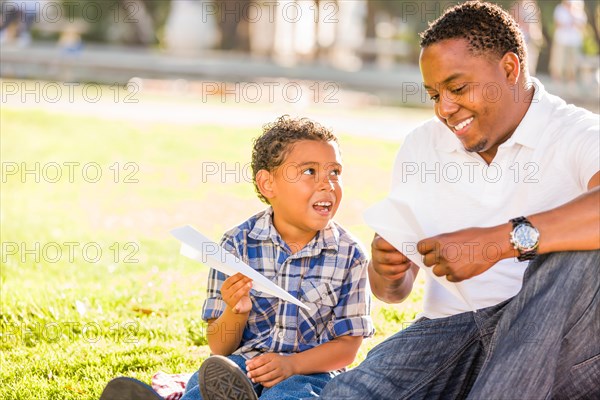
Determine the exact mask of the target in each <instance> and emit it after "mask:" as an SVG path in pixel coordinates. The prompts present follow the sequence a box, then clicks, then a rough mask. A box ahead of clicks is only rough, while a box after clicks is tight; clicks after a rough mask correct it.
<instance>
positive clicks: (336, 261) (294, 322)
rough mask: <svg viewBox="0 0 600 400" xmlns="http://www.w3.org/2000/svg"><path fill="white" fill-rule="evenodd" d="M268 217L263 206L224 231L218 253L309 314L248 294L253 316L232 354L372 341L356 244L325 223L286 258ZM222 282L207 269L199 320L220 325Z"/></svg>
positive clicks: (259, 294)
mask: <svg viewBox="0 0 600 400" xmlns="http://www.w3.org/2000/svg"><path fill="white" fill-rule="evenodd" d="M272 215H273V209H272V208H270V207H269V208H268V209H266V210H264V211H262V212H260V213H258V214H256V215H254V216H253V217H251V218H250V219H249V220H247V221H246V222H244V223H243V224H241V225H240V226H238V227H236V228H233V229H231V230H230V231H228V232H226V233H225V234H224V235H223V238H222V240H221V246H223V247H224V248H225V249H227V250H228V251H229V252H231V253H233V254H234V255H236V256H237V257H239V258H240V259H242V260H243V261H244V262H245V263H247V264H248V265H250V266H251V267H252V268H254V269H255V270H257V271H258V272H260V273H261V274H263V275H264V276H266V277H267V278H269V279H270V280H271V281H273V282H274V283H276V284H277V285H279V286H281V287H282V288H283V289H285V290H287V291H288V292H289V293H290V294H291V295H292V296H295V297H296V298H298V299H299V300H300V301H302V302H303V303H305V304H306V305H307V306H309V307H310V311H308V310H305V309H301V308H300V307H298V306H296V305H294V304H292V303H290V302H287V301H283V300H280V299H279V298H277V297H273V296H271V295H268V294H266V293H262V292H259V291H256V290H254V289H252V290H251V291H250V298H251V299H252V311H251V312H250V315H249V317H248V322H247V324H246V327H245V328H244V333H243V336H242V340H241V343H240V347H239V348H238V349H237V350H236V351H235V352H234V353H233V354H239V355H242V356H244V357H245V358H247V359H250V358H252V357H254V356H256V355H258V354H260V353H267V352H274V353H297V352H301V351H305V350H308V349H311V348H313V347H315V346H318V345H320V344H322V343H325V342H328V341H330V340H332V339H334V338H336V337H338V336H343V335H350V336H364V337H369V336H371V335H373V333H374V328H373V321H372V320H371V317H370V315H369V312H370V308H371V298H370V291H369V285H368V282H367V264H368V260H367V258H366V257H365V255H364V252H363V251H362V250H361V248H360V247H359V245H358V244H357V242H356V240H355V239H354V238H353V237H352V236H351V235H350V234H349V233H347V232H346V231H345V230H344V229H342V228H341V227H340V226H339V225H337V224H336V223H335V222H333V221H330V222H329V224H328V225H327V226H326V227H325V228H324V229H323V230H321V231H319V232H318V233H317V234H316V236H315V237H314V238H313V239H312V240H311V241H310V242H309V243H308V244H307V245H306V246H305V247H304V248H303V249H302V250H300V251H299V252H297V253H296V254H292V251H290V248H289V247H288V245H287V244H286V243H285V242H284V241H283V239H282V238H281V236H280V235H279V233H278V232H277V230H276V229H275V227H274V226H273V222H272ZM226 278H227V276H226V275H225V274H223V273H221V272H218V271H216V270H214V269H211V270H210V274H209V278H208V291H207V292H208V293H207V294H208V295H207V299H206V301H205V302H204V306H203V308H202V318H203V319H204V320H209V319H214V318H218V317H219V316H220V315H221V314H222V313H223V312H224V311H225V307H226V304H225V302H224V301H223V298H222V297H221V286H222V285H223V282H224V281H225V279H226ZM222 334H223V335H227V332H222ZM229 334H232V333H229Z"/></svg>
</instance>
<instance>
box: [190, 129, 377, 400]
mask: <svg viewBox="0 0 600 400" xmlns="http://www.w3.org/2000/svg"><path fill="white" fill-rule="evenodd" d="M252 172H253V180H254V186H255V189H256V192H257V194H258V196H259V198H260V199H261V200H263V201H264V202H265V203H267V204H269V205H270V207H268V208H267V209H266V210H264V211H262V212H260V213H258V214H256V215H254V216H252V217H251V218H250V219H248V220H247V221H246V222H244V223H242V224H241V225H239V226H238V227H236V228H234V229H232V230H230V231H228V232H227V233H225V235H224V236H223V239H222V241H221V245H222V246H223V247H224V248H225V249H227V250H228V251H230V252H231V253H233V254H235V255H237V256H238V257H240V258H241V259H242V260H243V261H244V262H246V263H247V264H248V265H250V266H251V267H252V268H254V269H255V270H257V271H259V272H260V273H261V274H263V275H265V276H266V277H268V278H269V279H270V280H272V281H273V282H275V283H277V284H278V285H279V286H281V287H283V288H284V289H285V290H287V291H288V292H289V293H291V294H292V295H293V296H295V297H297V298H298V299H300V300H301V301H302V302H304V303H305V304H306V305H308V306H309V307H310V311H307V310H304V309H301V308H299V307H298V306H296V305H294V304H292V303H289V302H285V301H282V300H280V299H278V298H276V297H271V296H269V295H266V294H264V293H260V292H258V291H255V290H253V289H252V282H251V281H250V280H249V279H248V278H246V277H244V276H242V275H240V274H236V275H233V276H231V277H226V276H225V275H224V274H222V273H220V272H217V271H215V270H211V271H210V275H209V279H208V296H207V299H206V301H205V303H204V307H203V311H202V316H203V318H204V319H205V320H207V321H208V323H209V328H208V334H207V336H208V344H209V346H210V349H211V351H212V353H213V354H216V355H217V356H214V357H211V358H209V359H208V360H207V361H205V363H204V364H203V365H202V366H201V368H200V370H199V373H198V374H196V375H194V377H192V379H191V380H190V382H189V383H188V386H187V389H186V394H185V395H184V397H183V399H185V400H188V399H190V400H191V399H198V398H203V399H205V400H210V399H233V398H235V399H256V398H257V396H259V397H260V398H261V399H277V400H281V399H285V398H291V397H293V398H306V397H313V396H315V397H316V396H317V395H318V394H319V393H320V391H321V389H322V388H323V387H324V386H325V384H326V383H327V382H328V381H329V380H330V379H331V378H332V377H333V376H334V375H335V374H336V371H338V370H340V369H343V368H344V367H346V366H348V365H349V364H350V363H352V361H354V358H355V356H356V353H357V351H358V348H359V347H360V345H361V343H362V339H363V337H368V336H370V335H372V334H373V331H374V330H373V325H372V321H371V318H370V317H369V309H370V294H369V291H368V285H367V258H366V257H365V255H364V253H363V252H362V250H361V249H360V247H359V246H358V244H357V243H356V241H355V239H354V238H353V237H352V236H350V235H349V234H348V233H347V232H346V231H345V230H344V229H342V228H341V227H340V226H339V225H338V224H336V223H335V222H333V220H332V219H333V216H334V215H335V213H336V211H337V209H338V207H339V205H340V202H341V200H342V182H341V176H340V175H341V173H342V162H341V156H340V151H339V147H338V142H337V139H336V137H335V136H334V135H333V134H332V133H331V132H329V131H328V130H327V129H325V128H323V127H322V126H320V125H318V124H317V123H315V122H312V121H309V120H307V119H290V118H288V117H282V118H280V119H279V120H277V121H276V122H275V123H273V124H271V125H267V126H266V127H265V128H264V132H263V134H262V135H261V136H260V137H258V138H257V139H256V140H255V142H254V148H253V150H252ZM219 356H225V357H226V358H225V357H219ZM246 376H247V378H246ZM198 381H199V385H198ZM200 393H201V394H202V397H200Z"/></svg>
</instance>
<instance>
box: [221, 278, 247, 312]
mask: <svg viewBox="0 0 600 400" xmlns="http://www.w3.org/2000/svg"><path fill="white" fill-rule="evenodd" d="M250 289H252V279H250V278H247V277H246V276H244V275H242V274H240V273H239V272H238V273H237V274H235V275H232V276H230V277H229V278H227V279H225V282H223V286H222V287H221V296H223V301H225V303H226V304H227V306H228V307H229V308H230V309H231V310H232V311H233V312H234V313H235V314H245V313H248V312H250V310H252V301H251V300H250Z"/></svg>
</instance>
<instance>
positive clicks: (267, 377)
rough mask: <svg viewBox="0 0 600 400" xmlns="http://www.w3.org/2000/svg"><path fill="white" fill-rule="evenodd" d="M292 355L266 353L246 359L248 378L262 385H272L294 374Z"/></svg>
mask: <svg viewBox="0 0 600 400" xmlns="http://www.w3.org/2000/svg"><path fill="white" fill-rule="evenodd" d="M292 358H293V357H292V356H282V355H280V354H277V353H267V354H262V355H260V356H257V357H254V358H253V359H252V360H248V361H246V369H247V370H248V378H250V379H251V380H252V382H254V383H260V384H261V385H263V386H264V387H272V386H275V385H276V384H278V383H279V382H281V381H283V380H284V379H287V378H289V377H290V376H292V375H294V368H293V360H292Z"/></svg>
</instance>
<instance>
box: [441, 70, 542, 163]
mask: <svg viewBox="0 0 600 400" xmlns="http://www.w3.org/2000/svg"><path fill="white" fill-rule="evenodd" d="M531 81H532V85H533V87H534V90H535V92H534V94H533V99H532V101H531V104H530V105H529V109H528V110H527V112H526V113H525V116H524V117H523V119H522V120H521V123H520V124H519V126H517V129H515V131H514V132H513V134H512V136H511V137H510V138H509V139H508V140H507V141H506V142H504V143H502V144H501V145H500V146H501V147H508V146H512V145H514V144H520V145H522V146H526V147H530V148H535V147H536V146H537V144H538V142H539V140H540V134H539V133H540V131H541V130H542V129H544V128H545V126H546V124H547V123H548V117H549V116H548V114H549V113H550V112H551V108H550V107H547V103H548V95H547V92H546V89H545V88H544V85H542V83H541V82H540V81H539V80H538V79H537V78H533V77H532V78H531ZM517 101H523V99H520V100H519V99H517ZM435 120H436V121H437V123H438V124H439V129H441V130H443V131H444V134H443V135H441V137H440V140H439V141H438V142H437V143H436V149H437V150H441V151H444V152H448V153H451V152H453V151H460V150H464V148H463V145H462V143H461V141H460V140H459V139H458V138H457V137H456V135H454V134H452V132H450V130H449V129H448V127H447V126H446V125H444V124H443V123H442V122H441V121H440V120H439V119H438V118H437V117H435Z"/></svg>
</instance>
